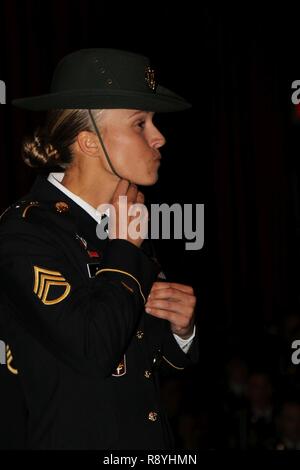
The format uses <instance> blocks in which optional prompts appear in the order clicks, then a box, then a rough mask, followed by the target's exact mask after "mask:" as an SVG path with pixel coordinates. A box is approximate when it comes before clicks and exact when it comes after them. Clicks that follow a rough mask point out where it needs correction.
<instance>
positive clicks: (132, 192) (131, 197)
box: [126, 184, 138, 203]
mask: <svg viewBox="0 0 300 470" xmlns="http://www.w3.org/2000/svg"><path fill="white" fill-rule="evenodd" d="M137 194H138V188H137V185H136V184H130V186H129V187H128V191H127V194H126V196H127V202H129V203H132V202H135V201H136V198H137Z"/></svg>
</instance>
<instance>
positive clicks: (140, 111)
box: [128, 110, 154, 119]
mask: <svg viewBox="0 0 300 470" xmlns="http://www.w3.org/2000/svg"><path fill="white" fill-rule="evenodd" d="M142 113H146V114H152V115H154V113H152V112H151V111H142V110H139V111H135V112H134V113H133V114H130V116H128V119H130V118H132V117H133V116H135V115H136V114H142Z"/></svg>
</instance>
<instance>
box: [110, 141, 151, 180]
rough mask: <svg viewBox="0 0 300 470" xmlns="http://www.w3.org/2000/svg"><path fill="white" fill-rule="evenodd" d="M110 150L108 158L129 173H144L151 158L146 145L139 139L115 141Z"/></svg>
mask: <svg viewBox="0 0 300 470" xmlns="http://www.w3.org/2000/svg"><path fill="white" fill-rule="evenodd" d="M110 148H111V150H110V155H109V156H110V157H111V158H112V159H113V161H114V162H115V163H116V164H118V166H119V167H122V168H123V169H128V170H131V171H136V172H138V171H142V170H143V171H145V169H146V168H147V165H149V161H150V160H151V157H152V155H151V150H150V149H149V147H148V145H147V144H146V142H145V141H144V139H140V138H135V139H133V138H132V137H131V138H130V139H122V140H120V141H118V140H115V141H114V143H113V145H112V146H111V147H110Z"/></svg>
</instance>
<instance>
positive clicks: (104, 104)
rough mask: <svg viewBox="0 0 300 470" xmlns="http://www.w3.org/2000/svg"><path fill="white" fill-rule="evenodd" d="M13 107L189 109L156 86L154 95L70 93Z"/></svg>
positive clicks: (19, 101) (20, 102)
mask: <svg viewBox="0 0 300 470" xmlns="http://www.w3.org/2000/svg"><path fill="white" fill-rule="evenodd" d="M12 104H13V105H14V106H18V107H20V108H24V109H29V110H32V111H43V110H47V109H120V108H122V109H141V110H143V111H153V112H173V111H182V110H185V109H188V108H190V107H191V104H190V103H188V102H187V101H186V100H185V99H184V98H182V97H181V96H179V95H177V94H175V93H173V92H171V91H170V90H168V89H167V88H164V87H162V86H158V87H157V89H156V92H153V93H151V92H147V93H143V92H137V91H131V90H71V91H62V92H57V93H49V94H47V95H40V96H33V97H28V98H20V99H15V100H13V101H12Z"/></svg>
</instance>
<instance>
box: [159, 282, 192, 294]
mask: <svg viewBox="0 0 300 470" xmlns="http://www.w3.org/2000/svg"><path fill="white" fill-rule="evenodd" d="M166 287H173V288H174V289H178V290H180V291H181V292H185V293H187V294H190V295H193V294H194V289H193V288H192V287H191V286H187V285H185V284H178V283H177V282H160V281H156V282H154V283H153V285H152V289H151V291H152V290H153V291H154V290H158V289H164V288H166Z"/></svg>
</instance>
